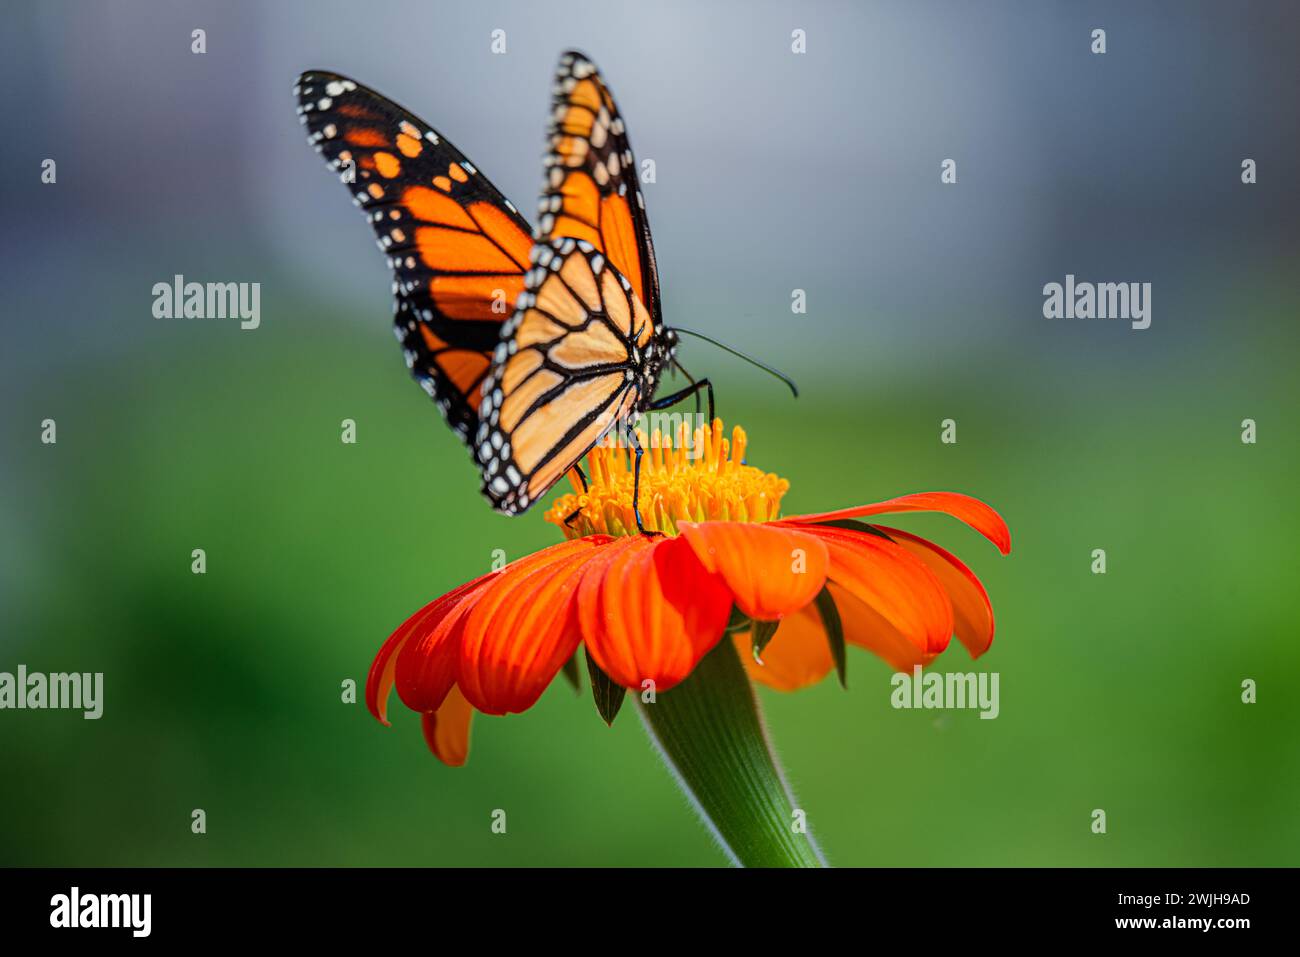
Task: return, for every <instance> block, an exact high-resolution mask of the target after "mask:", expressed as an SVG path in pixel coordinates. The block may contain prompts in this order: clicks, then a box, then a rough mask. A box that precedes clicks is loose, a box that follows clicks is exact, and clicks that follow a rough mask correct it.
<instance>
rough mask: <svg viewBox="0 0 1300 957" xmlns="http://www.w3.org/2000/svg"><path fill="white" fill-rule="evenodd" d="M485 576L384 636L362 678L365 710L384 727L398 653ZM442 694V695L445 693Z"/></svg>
mask: <svg viewBox="0 0 1300 957" xmlns="http://www.w3.org/2000/svg"><path fill="white" fill-rule="evenodd" d="M486 577H487V576H486V575H484V576H481V577H479V578H476V579H474V580H473V581H470V582H466V583H465V584H463V585H461V586H460V587H458V588H455V589H453V590H451V591H449V592H448V593H447V594H445V595H443V596H442V597H440V598H435V599H434V600H433V601H431V602H429V604H427V605H425V606H424V607H423V608H421V609H420V610H419V611H417V612H416V613H415V614H414V615H412V616H411V617H410V618H408V619H406V621H404V622H402V624H401V625H400V626H398V628H397V630H396V631H394V632H393V633H392V634H391V635H389V636H388V640H387V641H385V642H384V644H383V646H382V647H381V648H380V649H379V654H377V655H376V656H375V660H374V663H373V664H371V666H370V675H369V677H368V678H367V679H366V707H367V708H369V709H370V713H371V714H373V715H374V716H375V717H376V718H377V719H378V720H379V721H380V722H381V723H383V724H384V725H387V724H388V694H389V692H390V691H391V690H392V688H393V682H394V680H395V675H396V671H397V662H398V658H399V653H400V652H401V651H402V649H403V648H405V647H406V644H407V642H408V641H409V640H410V639H411V638H412V637H413V636H415V635H417V634H420V635H425V636H427V635H428V634H429V632H430V631H432V630H433V629H434V628H435V627H436V626H437V624H438V622H439V621H440V620H441V619H442V617H443V616H445V615H446V614H447V613H448V612H450V611H451V610H452V609H453V608H454V607H455V605H456V603H457V602H458V601H459V600H460V598H461V597H463V596H464V595H465V594H466V593H467V592H469V591H471V590H472V589H473V588H474V587H476V586H477V585H479V584H480V583H482V581H483V579H484V578H486ZM442 694H446V692H445V691H443V692H442Z"/></svg>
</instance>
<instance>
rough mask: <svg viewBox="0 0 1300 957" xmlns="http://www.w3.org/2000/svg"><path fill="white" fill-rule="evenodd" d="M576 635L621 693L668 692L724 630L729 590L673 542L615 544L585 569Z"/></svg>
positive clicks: (683, 546) (677, 541)
mask: <svg viewBox="0 0 1300 957" xmlns="http://www.w3.org/2000/svg"><path fill="white" fill-rule="evenodd" d="M578 608H579V619H580V621H581V623H582V637H583V641H584V642H586V645H587V650H588V651H590V652H591V656H592V657H593V658H594V659H595V660H596V664H598V665H600V667H601V668H602V669H603V670H604V671H605V673H606V674H607V675H609V676H610V677H611V678H613V679H614V681H615V682H617V683H618V684H620V685H622V686H623V687H625V688H633V689H640V688H642V687H644V685H643V684H642V682H645V681H652V682H654V688H655V690H656V691H667V690H668V689H669V688H671V687H672V686H673V685H675V684H677V683H678V682H679V681H681V680H682V679H683V678H685V677H686V676H687V675H689V674H690V673H691V671H692V669H694V667H695V665H696V664H697V663H698V662H699V660H700V659H701V658H703V657H704V656H705V655H706V654H707V653H708V652H709V650H710V649H712V648H713V646H714V645H716V644H717V643H718V639H719V638H721V637H722V633H723V631H724V630H725V629H726V627H727V619H728V617H729V616H730V614H731V591H730V590H729V589H728V588H727V585H726V583H725V581H724V580H723V578H722V576H721V575H717V574H711V573H710V572H708V571H706V570H705V568H704V566H703V565H702V564H700V560H699V558H697V557H696V554H695V550H694V549H693V548H691V546H690V545H689V544H687V542H686V541H685V540H684V539H682V538H680V537H678V538H656V539H647V538H643V537H642V536H640V535H637V536H635V537H628V538H625V539H622V540H620V541H619V542H616V543H615V544H614V545H612V546H610V547H609V548H608V549H606V550H605V551H604V554H602V555H601V556H600V558H598V559H596V560H594V561H593V562H592V563H591V564H590V565H588V567H587V569H586V571H585V572H584V574H583V578H582V585H581V586H580V588H579V596H578Z"/></svg>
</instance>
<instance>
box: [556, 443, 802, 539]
mask: <svg viewBox="0 0 1300 957" xmlns="http://www.w3.org/2000/svg"><path fill="white" fill-rule="evenodd" d="M671 438H675V439H676V441H675V442H674V441H672V440H671ZM671 438H670V437H669V436H665V435H663V434H662V433H660V431H659V430H658V429H655V430H654V432H653V434H651V435H650V436H647V435H646V434H645V433H644V432H641V431H639V430H638V432H637V439H638V441H640V443H641V447H642V448H643V449H644V450H645V454H644V455H643V456H642V458H641V494H640V499H639V503H638V504H639V506H640V509H641V520H642V523H643V524H644V525H645V528H646V530H647V531H652V532H664V533H665V534H668V535H676V534H677V523H678V522H703V521H710V520H725V521H733V522H770V521H772V520H773V519H775V518H777V517H778V516H779V515H780V514H781V498H782V496H784V495H785V493H786V492H787V491H788V490H789V488H790V483H789V482H787V481H786V480H785V479H783V478H780V477H779V476H776V475H773V474H772V473H771V472H764V471H763V470H762V469H757V468H755V467H754V466H752V465H746V464H744V457H745V450H746V447H747V445H748V441H747V439H746V436H745V430H744V429H742V428H741V427H740V426H735V427H734V428H733V429H732V430H731V440H730V441H728V440H727V439H726V437H725V435H724V429H723V427H722V420H721V419H714V420H713V427H712V428H711V429H708V428H706V427H704V426H700V427H699V428H697V429H695V430H694V432H693V434H692V433H691V432H690V430H689V426H687V424H686V423H685V422H683V423H681V424H680V426H679V428H678V429H677V434H676V436H675V437H671ZM688 439H689V441H688ZM634 459H635V455H634V452H633V450H632V449H627V448H618V447H616V446H615V443H614V440H613V438H607V439H606V440H605V442H603V443H602V444H601V445H599V446H597V447H596V448H594V449H592V450H591V452H590V453H588V455H587V463H588V467H587V470H586V471H587V483H588V484H587V491H586V492H585V493H584V492H583V491H582V483H581V481H580V480H579V479H578V477H577V475H576V474H574V473H570V479H571V480H572V483H573V488H574V490H573V492H572V493H569V494H566V495H562V496H561V497H560V498H558V499H557V500H556V501H555V504H554V505H552V506H551V507H550V509H549V510H548V511H547V513H546V516H545V517H546V520H547V521H548V522H551V523H553V524H555V525H558V526H559V527H560V528H561V529H562V530H563V531H564V534H565V537H567V538H580V537H581V536H583V535H594V534H604V535H634V534H636V515H635V514H634V513H633V511H632V483H633V477H634V476H633V463H634ZM575 511H577V512H578V515H577V517H576V518H574V519H573V523H572V524H571V525H566V524H565V519H566V518H568V517H569V516H570V515H572V514H573V513H574V512H575Z"/></svg>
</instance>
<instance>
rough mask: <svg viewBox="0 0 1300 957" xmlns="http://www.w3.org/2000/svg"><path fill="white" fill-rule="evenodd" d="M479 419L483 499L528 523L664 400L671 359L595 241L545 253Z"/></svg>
mask: <svg viewBox="0 0 1300 957" xmlns="http://www.w3.org/2000/svg"><path fill="white" fill-rule="evenodd" d="M534 258H535V259H536V265H535V266H534V267H533V269H532V270H530V271H529V273H528V275H527V282H528V286H527V289H526V290H525V292H524V295H523V296H522V297H521V298H520V301H519V309H518V310H517V311H516V313H515V315H514V317H513V318H512V319H511V320H510V322H509V323H507V324H506V326H505V329H504V330H503V335H502V342H501V344H500V345H499V346H498V347H497V351H496V354H495V355H494V356H493V363H492V370H491V372H490V373H489V374H488V379H487V383H486V385H485V387H484V396H483V404H482V406H481V407H480V409H479V416H480V420H481V421H480V425H479V429H478V433H477V435H476V437H475V444H474V455H475V457H476V458H477V460H478V463H479V467H480V469H481V470H482V472H483V493H484V494H485V495H486V496H487V497H488V499H489V500H490V501H491V502H492V506H493V507H494V508H496V509H497V510H499V511H502V512H507V513H509V514H518V513H519V512H522V511H524V510H525V509H527V508H528V507H529V506H530V505H532V504H533V503H534V502H536V501H537V499H538V498H540V497H541V496H542V495H544V494H545V493H546V491H547V490H548V489H549V488H550V487H551V486H552V485H554V484H555V483H556V482H557V481H558V480H559V479H560V478H561V477H562V476H563V475H564V473H565V472H567V471H569V469H571V468H573V466H574V465H576V464H577V463H578V462H579V461H580V460H581V459H582V457H583V456H584V455H586V454H587V452H588V451H590V450H591V448H592V446H594V445H595V444H596V443H597V442H598V441H600V439H601V438H602V437H603V436H604V435H605V434H606V433H607V432H608V431H609V430H610V429H611V428H613V427H614V425H615V424H616V423H617V422H619V421H620V420H621V419H625V418H626V417H627V416H629V415H630V414H631V413H633V412H635V411H638V409H639V407H640V405H641V403H642V400H643V398H645V397H648V396H650V395H653V394H654V386H655V383H656V382H657V381H658V376H659V368H660V366H661V364H662V362H663V361H664V360H665V359H666V358H667V356H666V354H665V353H664V351H663V347H662V345H661V344H659V343H658V342H657V341H656V339H655V336H654V331H653V324H652V322H651V318H650V313H649V312H648V311H647V309H646V307H645V306H644V305H643V304H642V303H641V300H640V298H639V297H638V296H637V294H636V292H635V291H634V290H633V289H632V285H631V282H630V281H629V280H628V279H626V278H624V277H623V276H622V275H621V274H620V273H619V271H618V270H617V269H615V268H614V267H613V266H612V265H611V264H610V263H609V261H608V260H607V259H606V257H605V255H604V254H602V253H600V252H597V251H596V249H595V247H594V246H593V245H592V244H591V243H588V242H587V241H585V240H581V241H579V240H574V239H562V240H552V241H550V242H548V243H539V244H538V245H537V247H536V248H535V249H534Z"/></svg>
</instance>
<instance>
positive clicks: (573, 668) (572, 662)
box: [564, 651, 582, 695]
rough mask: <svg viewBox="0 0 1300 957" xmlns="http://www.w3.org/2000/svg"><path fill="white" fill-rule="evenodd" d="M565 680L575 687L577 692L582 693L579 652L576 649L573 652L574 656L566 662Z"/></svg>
mask: <svg viewBox="0 0 1300 957" xmlns="http://www.w3.org/2000/svg"><path fill="white" fill-rule="evenodd" d="M564 680H565V681H567V682H568V683H569V684H570V685H571V686H572V687H573V690H574V693H575V694H578V695H581V694H582V683H581V680H580V679H579V678H578V653H577V652H576V651H575V652H574V653H573V657H572V658H570V659H569V660H568V661H566V662H565V663H564Z"/></svg>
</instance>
